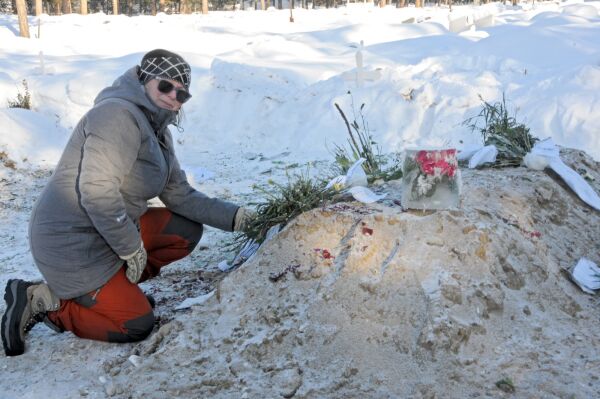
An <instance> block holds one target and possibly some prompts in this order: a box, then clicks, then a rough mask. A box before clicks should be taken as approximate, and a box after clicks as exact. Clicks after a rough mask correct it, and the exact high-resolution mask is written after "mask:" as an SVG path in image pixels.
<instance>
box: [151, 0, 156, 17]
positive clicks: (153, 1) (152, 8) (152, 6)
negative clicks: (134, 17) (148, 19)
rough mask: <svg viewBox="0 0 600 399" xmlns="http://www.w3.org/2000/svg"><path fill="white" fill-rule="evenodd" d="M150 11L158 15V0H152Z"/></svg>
mask: <svg viewBox="0 0 600 399" xmlns="http://www.w3.org/2000/svg"><path fill="white" fill-rule="evenodd" d="M150 13H151V14H152V15H156V1H155V0H152V1H150Z"/></svg>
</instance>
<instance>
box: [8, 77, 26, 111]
mask: <svg viewBox="0 0 600 399" xmlns="http://www.w3.org/2000/svg"><path fill="white" fill-rule="evenodd" d="M21 84H22V85H23V89H24V92H25V94H21V91H20V90H19V93H18V94H17V98H16V99H15V100H13V101H11V100H8V108H24V109H31V93H29V87H28V86H27V81H26V80H25V79H23V81H22V82H21Z"/></svg>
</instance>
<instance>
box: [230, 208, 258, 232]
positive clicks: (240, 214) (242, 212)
mask: <svg viewBox="0 0 600 399" xmlns="http://www.w3.org/2000/svg"><path fill="white" fill-rule="evenodd" d="M255 217H256V212H254V211H253V210H251V209H248V208H244V207H239V208H238V210H237V212H236V213H235V218H234V221H233V231H238V232H244V231H246V229H247V228H248V226H249V225H250V222H251V221H252V219H254V218H255Z"/></svg>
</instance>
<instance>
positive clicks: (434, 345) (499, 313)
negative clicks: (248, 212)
mask: <svg viewBox="0 0 600 399" xmlns="http://www.w3.org/2000/svg"><path fill="white" fill-rule="evenodd" d="M562 157H563V159H565V162H566V163H567V164H569V165H570V166H571V167H573V168H574V169H575V170H577V169H580V170H581V169H583V170H585V171H586V172H587V175H588V177H590V180H593V179H595V180H593V181H591V184H592V185H593V186H594V188H595V189H596V190H597V191H598V189H599V182H600V167H599V164H598V163H597V162H595V161H593V160H591V158H589V157H587V156H586V155H585V154H583V153H581V152H579V151H570V150H569V151H563V153H562ZM399 187H400V184H396V182H392V183H390V184H388V185H387V186H386V187H385V189H386V190H387V191H388V198H389V199H390V200H389V201H388V202H385V203H383V204H376V205H370V206H365V205H362V204H359V203H341V204H335V205H331V206H328V207H326V208H324V209H317V210H313V211H311V212H307V213H305V214H303V215H301V216H300V217H298V218H297V219H295V220H294V221H293V222H292V223H290V224H289V225H288V226H287V227H286V228H285V229H284V230H283V231H282V232H281V233H279V234H278V235H277V236H276V237H275V238H273V239H272V240H271V241H268V242H267V243H265V244H264V245H263V246H262V247H261V248H260V249H259V251H258V252H257V254H256V256H255V257H254V258H252V259H251V260H250V261H249V262H247V263H246V264H244V265H243V266H242V267H241V268H240V269H238V270H236V271H234V272H232V273H231V274H230V275H229V276H228V277H227V278H225V279H224V280H223V281H222V282H221V283H220V285H219V286H218V287H217V289H216V290H215V294H214V295H213V296H212V297H211V298H209V299H208V300H207V301H206V302H204V303H203V304H201V305H197V306H194V307H193V309H192V311H191V312H189V313H188V314H187V315H185V316H183V317H179V318H177V319H176V320H175V321H172V322H171V323H169V324H166V325H164V326H163V327H161V329H160V330H159V332H157V333H155V334H154V335H153V336H152V337H151V338H150V339H149V340H148V341H146V342H144V343H141V344H140V345H138V346H137V347H136V348H135V355H136V357H135V359H136V360H135V362H127V361H125V359H121V361H120V362H114V364H112V365H109V366H108V367H107V369H108V370H107V371H109V372H110V374H111V375H114V377H113V378H114V379H113V382H114V384H116V386H118V387H119V389H118V391H119V392H124V393H126V394H131V397H134V398H138V397H139V398H141V397H144V398H149V397H150V398H161V397H213V398H234V397H236V398H237V397H241V398H244V397H246V398H259V397H264V398H277V397H286V398H290V397H294V398H350V397H352V398H387V397H396V398H409V397H410V398H420V397H423V398H425V397H426V398H434V397H448V398H468V397H501V396H502V395H505V392H503V391H502V390H501V389H503V390H504V391H511V390H512V389H513V388H514V390H515V392H516V395H517V396H518V397H578V398H584V397H585V398H590V397H598V396H599V395H600V386H599V384H598V370H600V336H599V335H598V328H599V323H598V319H599V317H598V315H599V312H598V309H599V308H598V301H597V299H595V298H594V297H593V296H589V295H587V294H584V293H582V292H581V291H580V290H579V288H578V287H577V286H575V285H574V284H573V283H571V281H570V280H569V279H568V278H567V276H566V274H567V273H565V270H566V269H568V268H570V267H572V266H573V265H574V264H575V263H576V262H577V260H578V259H579V258H580V257H582V256H587V257H590V258H591V259H593V260H594V261H596V262H598V260H599V259H600V240H599V238H600V213H599V212H596V211H593V210H592V209H591V208H589V207H588V206H587V205H585V204H584V203H582V202H581V201H580V200H579V199H578V198H577V197H576V196H574V195H573V194H572V193H571V192H570V191H569V190H568V188H567V187H566V186H565V185H564V184H563V183H562V182H561V181H560V180H559V179H558V178H557V177H556V176H554V175H552V174H551V173H546V172H539V171H533V170H528V169H526V168H508V169H484V170H464V171H463V193H462V204H461V207H460V209H457V210H449V211H435V212H433V211H429V212H423V211H404V212H403V211H402V209H401V207H399V206H398V205H396V203H395V202H394V201H393V198H400V193H399V192H398V190H399ZM138 356H139V357H138ZM132 363H135V364H136V365H137V366H134V365H132ZM111 367H113V369H111ZM150 376H151V377H150Z"/></svg>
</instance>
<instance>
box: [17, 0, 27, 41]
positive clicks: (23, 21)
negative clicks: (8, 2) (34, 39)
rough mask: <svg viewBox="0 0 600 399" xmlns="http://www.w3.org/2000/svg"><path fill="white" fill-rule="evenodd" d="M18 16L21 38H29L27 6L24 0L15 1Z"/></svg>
mask: <svg viewBox="0 0 600 399" xmlns="http://www.w3.org/2000/svg"><path fill="white" fill-rule="evenodd" d="M15 5H16V6H17V15H18V16H19V32H20V35H21V37H27V38H29V23H27V4H25V0H15Z"/></svg>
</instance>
